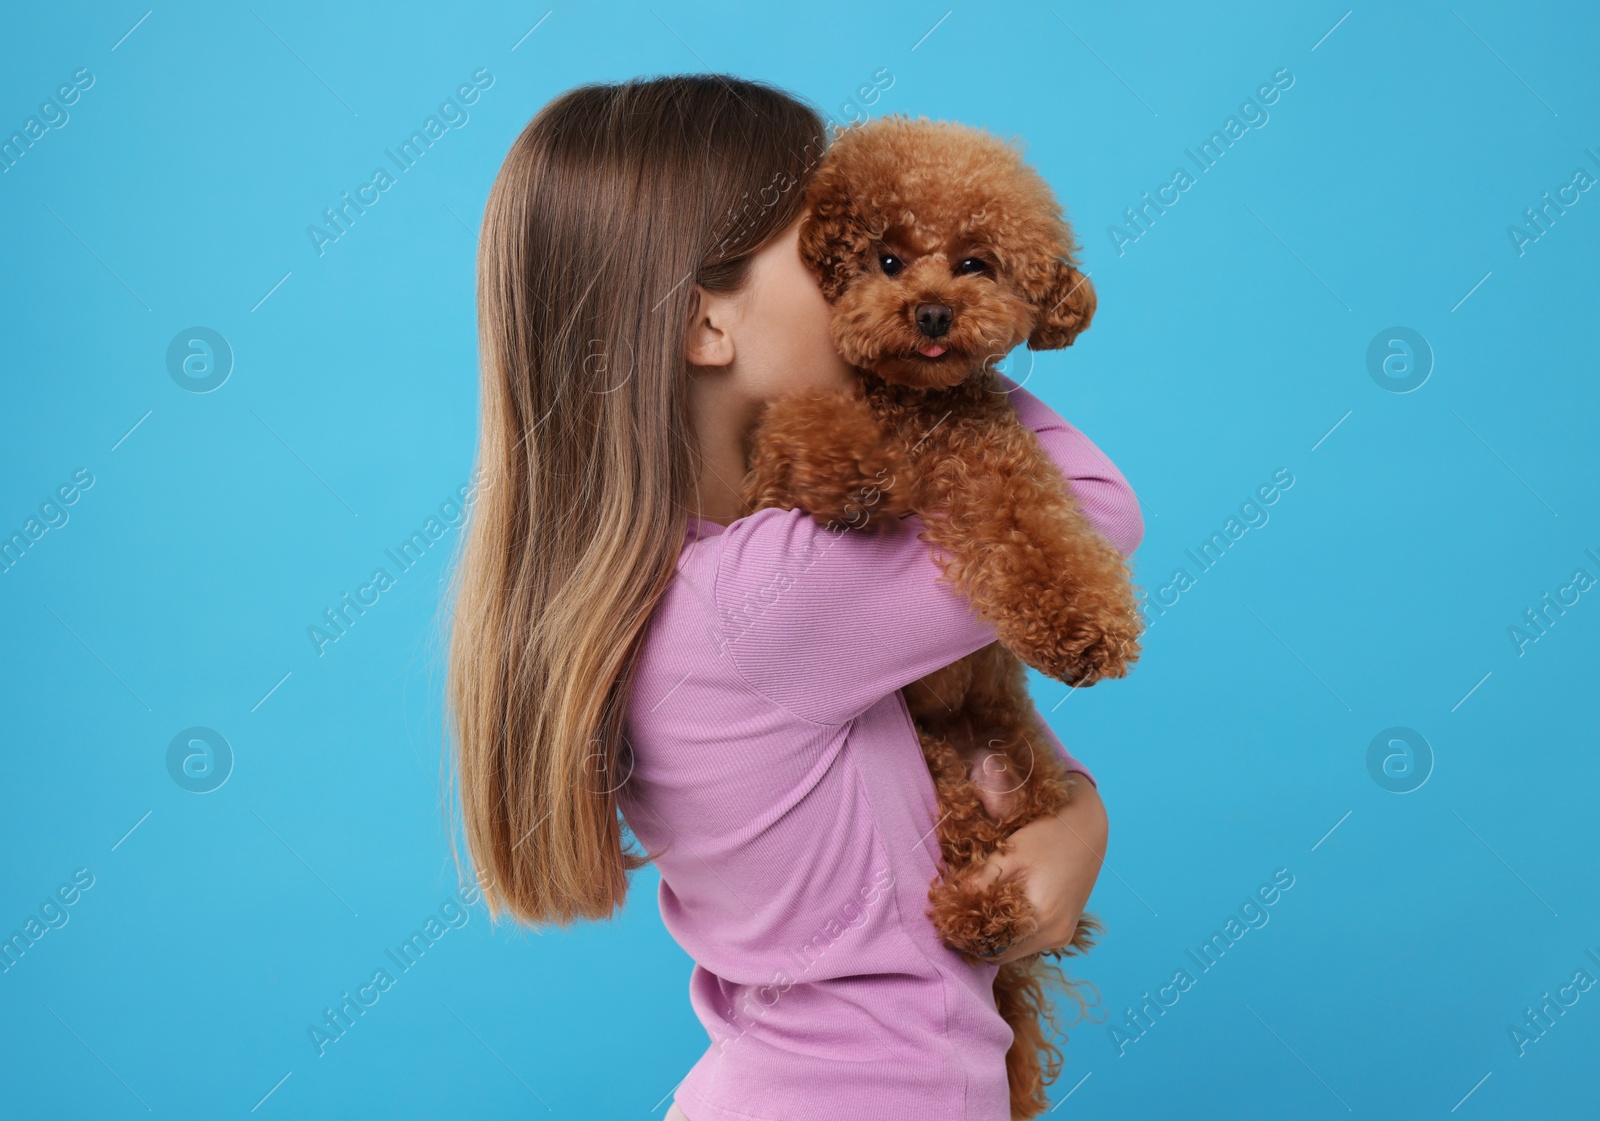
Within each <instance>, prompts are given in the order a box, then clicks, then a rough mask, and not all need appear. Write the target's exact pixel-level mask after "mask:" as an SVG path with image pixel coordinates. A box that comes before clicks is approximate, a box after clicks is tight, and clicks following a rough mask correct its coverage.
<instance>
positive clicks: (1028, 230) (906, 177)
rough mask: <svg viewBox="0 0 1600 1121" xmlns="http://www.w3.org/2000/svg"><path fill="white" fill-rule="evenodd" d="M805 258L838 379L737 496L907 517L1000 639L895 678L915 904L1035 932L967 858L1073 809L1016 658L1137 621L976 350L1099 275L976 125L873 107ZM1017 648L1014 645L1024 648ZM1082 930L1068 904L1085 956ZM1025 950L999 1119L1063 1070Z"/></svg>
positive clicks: (764, 444)
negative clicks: (932, 818)
mask: <svg viewBox="0 0 1600 1121" xmlns="http://www.w3.org/2000/svg"><path fill="white" fill-rule="evenodd" d="M800 252H801V255H802V257H803V258H804V259H805V260H806V262H807V263H808V264H809V265H810V266H811V268H812V269H813V271H814V272H815V273H816V274H817V276H818V278H819V280H820V282H821V287H822V292H823V294H824V296H826V298H827V299H828V301H829V303H830V304H831V305H832V319H831V325H832V332H833V339H834V342H835V344H836V345H837V347H838V348H839V351H840V353H841V354H842V355H843V356H844V357H845V358H846V360H847V361H849V362H850V363H851V364H852V365H854V366H855V367H856V368H857V370H858V373H859V384H858V385H857V386H856V387H855V389H854V391H846V392H825V393H816V392H809V393H801V394H795V395H791V396H789V397H786V398H781V399H779V400H776V401H773V402H770V403H769V404H768V405H767V407H766V408H765V410H764V412H763V414H762V417H761V419H760V421H759V422H758V424H757V426H756V428H755V430H754V433H753V435H752V447H751V456H750V467H749V471H748V474H747V475H746V478H745V481H744V488H743V499H744V508H745V511H746V512H750V511H754V510H757V509H761V508H764V507H768V506H778V507H782V508H785V509H795V508H799V509H803V510H805V511H807V512H808V513H810V514H811V515H812V516H813V517H814V518H816V519H817V520H818V521H820V522H822V523H824V524H830V525H833V526H834V527H836V528H838V529H841V530H859V531H864V532H870V531H871V529H872V528H873V526H875V525H877V524H881V523H882V521H883V520H884V519H887V518H895V517H904V516H906V515H907V514H909V513H916V514H919V515H921V517H922V519H923V521H924V523H925V529H924V530H923V531H922V538H923V540H925V541H927V542H928V543H929V544H930V545H931V546H934V547H935V549H934V557H935V559H936V561H937V563H938V564H939V565H940V568H941V571H942V573H943V578H944V579H945V580H946V581H948V582H949V583H950V584H952V585H953V586H955V587H956V588H957V589H958V590H959V591H960V592H961V593H963V595H964V596H965V597H966V599H967V600H968V601H969V602H970V604H971V605H972V608H973V610H974V611H975V612H976V613H977V614H978V615H979V616H980V617H981V618H983V619H985V620H986V621H988V622H990V623H992V624H993V625H994V626H995V629H996V633H997V634H998V636H999V641H998V642H997V643H995V644H992V645H990V646H989V647H986V648H985V649H983V650H980V651H977V652H976V653H974V654H972V655H970V656H968V657H966V658H963V659H962V660H961V661H959V662H957V663H955V664H954V665H951V666H948V667H946V668H944V669H942V670H939V671H937V672H935V673H933V674H930V675H928V676H927V677H925V678H923V679H922V680H920V681H917V682H914V683H912V684H911V685H909V686H907V687H906V688H905V690H904V696H905V700H906V703H907V707H908V709H909V711H910V712H911V715H912V717H913V719H914V721H915V723H916V726H917V731H918V735H919V737H920V739H921V742H922V746H923V753H924V756H925V757H926V759H927V761H928V765H929V768H930V771H931V772H932V775H933V779H934V784H935V788H936V790H937V793H938V797H939V809H940V811H941V813H942V814H943V817H942V818H941V820H940V823H939V825H938V827H937V828H938V835H939V842H940V847H941V851H942V855H943V861H944V867H943V870H942V874H941V876H940V878H939V879H938V880H936V881H935V882H934V884H933V885H932V887H931V888H930V891H929V900H930V904H931V909H930V911H929V916H930V918H931V919H932V920H933V923H934V926H935V927H936V928H937V929H938V930H939V932H940V935H941V937H942V938H943V939H944V941H945V943H946V945H948V946H950V947H951V948H953V949H955V950H957V951H959V952H960V953H961V954H962V955H963V956H964V957H965V958H966V959H967V960H968V961H971V962H979V961H984V960H986V959H989V958H993V957H996V956H998V955H999V954H1001V953H1003V952H1004V951H1005V949H1006V948H1007V947H1009V946H1011V945H1014V944H1015V943H1016V942H1018V941H1019V940H1021V939H1023V938H1026V937H1028V936H1029V935H1030V934H1032V933H1033V932H1034V931H1035V930H1036V929H1037V926H1038V923H1037V919H1036V917H1035V915H1034V912H1033V907H1032V904H1031V902H1030V901H1029V900H1028V897H1027V893H1026V890H1025V888H1024V885H1023V883H1022V881H1021V880H1020V879H1015V878H1013V879H1009V880H1005V881H1000V882H996V883H993V884H990V885H987V886H981V887H980V886H979V885H978V883H977V872H978V869H979V867H980V866H981V865H982V863H983V862H984V861H985V860H986V859H987V858H988V857H989V856H990V855H992V854H993V853H995V852H997V851H1001V850H1003V849H1004V848H1005V846H1006V841H1007V838H1008V837H1009V836H1010V835H1011V834H1012V833H1014V832H1015V831H1016V830H1017V829H1019V828H1020V827H1021V826H1023V825H1025V824H1027V823H1028V822H1029V821H1033V820H1035V819H1037V818H1039V817H1041V816H1043V815H1045V814H1050V813H1055V812H1057V811H1059V810H1060V809H1061V808H1063V807H1064V806H1066V805H1067V804H1068V801H1069V799H1070V797H1071V784H1072V783H1073V782H1075V781H1078V780H1076V779H1073V778H1069V777H1068V773H1067V772H1066V771H1065V768H1064V767H1063V765H1062V763H1061V761H1060V759H1059V758H1058V757H1057V756H1056V755H1055V754H1054V752H1053V751H1051V750H1049V749H1048V747H1047V746H1045V745H1046V743H1047V741H1046V739H1045V737H1044V733H1043V731H1042V727H1041V724H1040V718H1039V716H1038V714H1037V712H1036V711H1035V710H1034V707H1033V704H1032V701H1031V700H1030V698H1029V696H1028V692H1027V685H1026V680H1025V673H1024V670H1023V663H1024V662H1026V663H1027V664H1029V665H1031V666H1033V667H1035V668H1036V669H1038V670H1039V671H1040V672H1042V673H1044V674H1046V675H1048V676H1050V677H1053V678H1055V679H1057V680H1060V681H1064V682H1067V683H1069V684H1073V685H1077V686H1084V685H1092V684H1094V683H1095V682H1096V681H1099V680H1101V679H1102V678H1106V677H1121V676H1124V675H1125V674H1126V673H1127V671H1128V668H1129V666H1130V665H1132V663H1133V662H1134V661H1136V660H1137V658H1138V655H1139V645H1138V638H1139V634H1140V631H1141V629H1142V620H1141V618H1140V615H1139V612H1138V609H1137V601H1136V599H1135V596H1134V589H1133V584H1132V582H1131V579H1130V575H1129V571H1128V567H1127V564H1126V561H1125V560H1124V558H1123V557H1122V555H1121V554H1120V553H1118V552H1117V550H1116V549H1115V548H1114V547H1113V546H1112V545H1111V544H1110V543H1109V542H1107V541H1106V540H1105V539H1104V538H1103V537H1101V536H1100V535H1099V533H1097V532H1096V531H1095V529H1094V528H1093V526H1092V525H1090V523H1089V522H1088V520H1087V519H1086V518H1085V517H1084V515H1083V514H1082V512H1081V511H1080V510H1079V508H1078V505H1077V502H1076V500H1075V499H1074V498H1073V496H1072V493H1071V490H1070V487H1069V485H1068V484H1067V481H1066V480H1065V479H1064V478H1063V477H1062V474H1061V472H1060V470H1059V469H1058V468H1057V467H1056V465H1055V464H1054V462H1053V461H1052V460H1051V459H1050V458H1049V456H1047V455H1046V454H1045V453H1044V451H1043V450H1042V449H1041V448H1040V446H1039V443H1038V439H1037V437H1036V436H1035V435H1034V433H1033V432H1032V430H1030V429H1029V428H1027V427H1026V426H1025V425H1023V424H1022V423H1021V422H1020V420H1019V419H1018V418H1017V415H1016V410H1015V408H1014V407H1013V406H1012V405H1011V403H1010V401H1009V399H1008V397H1007V394H1006V391H1005V388H1004V386H1003V384H1002V383H1001V382H1000V379H999V374H998V373H997V371H996V370H995V364H996V363H997V362H998V361H999V360H1000V359H1002V358H1003V357H1004V356H1005V355H1006V354H1007V353H1008V352H1009V351H1011V350H1012V349H1013V348H1014V347H1015V346H1016V345H1017V344H1018V343H1021V342H1024V341H1025V342H1026V343H1027V344H1028V346H1029V347H1030V348H1032V349H1036V350H1038V349H1055V348H1060V347H1065V346H1069V345H1071V343H1072V341H1073V340H1074V339H1075V338H1076V337H1077V336H1078V334H1079V333H1080V332H1082V331H1083V330H1084V329H1085V328H1087V327H1088V325H1089V321H1090V319H1091V318H1092V317H1093V315H1094V311H1095V291H1094V288H1093V286H1091V285H1090V283H1089V280H1088V278H1087V277H1086V276H1084V275H1083V274H1082V273H1081V272H1080V271H1079V270H1078V267H1077V264H1076V254H1077V244H1076V242H1075V240H1074V238H1073V234H1072V231H1071V228H1070V227H1069V226H1068V224H1067V222H1066V221H1065V219H1064V218H1063V217H1062V215H1061V210H1060V207H1059V205H1058V204H1057V203H1056V200H1055V198H1054V196H1053V194H1052V193H1051V191H1050V188H1049V186H1048V185H1047V184H1046V183H1045V181H1044V180H1043V179H1042V178H1041V177H1040V176H1039V175H1038V173H1037V172H1035V171H1034V170H1033V169H1031V168H1030V167H1028V166H1027V165H1026V164H1025V163H1024V162H1023V160H1022V158H1021V156H1020V154H1019V153H1018V152H1017V150H1016V149H1014V148H1013V147H1012V146H1011V145H1009V144H1006V143H1005V142H1003V141H1001V140H999V139H997V138H995V137H992V136H990V135H989V134H987V133H984V132H982V131H980V130H977V129H972V128H967V127H965V126H961V125H956V124H951V123H946V122H932V121H927V120H917V121H912V120H909V119H906V118H903V117H886V118H882V119H879V120H877V121H874V122H871V123H869V124H866V125H864V126H860V127H856V128H851V129H849V130H846V131H844V132H842V133H840V134H839V135H838V137H837V138H836V139H835V141H834V142H833V144H832V146H831V147H830V148H829V149H828V151H827V154H826V156H825V157H824V159H823V162H822V165H821V167H820V168H819V169H818V171H817V174H816V175H815V177H814V178H813V180H812V182H811V185H810V187H809V189H808V195H807V199H806V217H805V218H804V219H803V221H802V226H801V231H800ZM1019 659H1020V660H1019ZM1099 929H1100V927H1099V924H1098V923H1097V922H1096V921H1095V919H1094V918H1093V917H1092V916H1090V915H1084V916H1083V918H1082V920H1081V921H1080V923H1079V926H1078V930H1077V933H1076V935H1075V936H1074V938H1073V941H1072V943H1071V944H1070V945H1069V946H1067V947H1063V948H1062V949H1061V950H1058V951H1051V952H1050V953H1049V955H1048V956H1051V957H1059V956H1060V954H1061V953H1075V952H1078V953H1081V952H1083V951H1084V950H1087V949H1088V948H1089V947H1090V946H1091V945H1092V944H1093V936H1094V934H1095V933H1096V932H1098V931H1099ZM1046 956H1047V955H1043V954H1035V955H1032V956H1030V957H1028V958H1024V959H1021V960H1019V961H1015V962H1010V963H1008V964H1006V965H1004V966H1002V967H1001V968H1000V970H999V972H998V974H997V976H996V979H995V1000H996V1007H997V1009H998V1010H999V1012H1000V1014H1001V1015H1002V1016H1003V1017H1004V1018H1005V1020H1006V1022H1007V1023H1008V1024H1009V1025H1010V1026H1011V1028H1012V1030H1013V1034H1014V1039H1013V1043H1012V1046H1011V1049H1010V1051H1009V1052H1008V1053H1007V1056H1006V1066H1007V1075H1008V1079H1009V1081H1010V1090H1011V1104H1012V1116H1013V1117H1017V1118H1024V1117H1033V1116H1036V1115H1038V1114H1039V1113H1041V1112H1043V1110H1044V1109H1045V1108H1047V1106H1048V1104H1049V1103H1048V1099H1047V1098H1046V1097H1045V1086H1046V1085H1048V1084H1049V1082H1050V1081H1052V1080H1053V1079H1054V1078H1055V1077H1056V1075H1057V1074H1059V1072H1060V1068H1061V1053H1060V1051H1059V1050H1057V1049H1056V1047H1055V1045H1054V1043H1053V1041H1052V1036H1053V1034H1054V1029H1055V1028H1056V1023H1055V1020H1054V1013H1053V1006H1052V1004H1051V1000H1050V994H1049V991H1048V990H1049V989H1050V987H1052V986H1060V987H1064V988H1066V989H1067V990H1068V992H1069V993H1070V994H1071V995H1072V996H1073V997H1074V998H1075V999H1078V1000H1079V1002H1080V1004H1081V1003H1082V998H1081V997H1079V996H1078V993H1077V992H1076V990H1075V988H1073V987H1072V986H1069V985H1067V984H1066V982H1065V979H1064V978H1063V977H1062V975H1061V973H1060V970H1059V968H1057V967H1056V966H1054V965H1053V964H1051V963H1049V962H1047V961H1045V960H1044V959H1045V957H1046Z"/></svg>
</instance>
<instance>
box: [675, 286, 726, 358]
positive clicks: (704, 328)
mask: <svg viewBox="0 0 1600 1121" xmlns="http://www.w3.org/2000/svg"><path fill="white" fill-rule="evenodd" d="M729 315H730V308H729V305H728V302H727V301H726V300H724V299H723V298H722V297H720V296H718V295H717V294H715V293H713V292H709V291H707V290H706V289H705V288H702V287H701V286H700V285H698V284H696V285H695V286H694V310H693V311H692V312H691V313H690V315H689V329H688V330H687V331H685V332H684V335H683V360H684V361H685V362H687V363H689V365H691V366H726V365H728V364H729V363H731V362H732V361H733V335H732V334H731V333H730V332H729V330H728V328H729Z"/></svg>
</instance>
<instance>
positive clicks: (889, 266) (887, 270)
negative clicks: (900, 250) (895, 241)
mask: <svg viewBox="0 0 1600 1121" xmlns="http://www.w3.org/2000/svg"><path fill="white" fill-rule="evenodd" d="M878 265H879V267H880V268H882V269H883V272H884V275H885V276H895V275H897V274H898V273H899V272H900V270H901V269H903V268H905V267H906V263H905V262H904V261H902V260H901V259H900V258H899V257H896V256H895V255H894V254H893V253H883V254H880V255H879V257H878Z"/></svg>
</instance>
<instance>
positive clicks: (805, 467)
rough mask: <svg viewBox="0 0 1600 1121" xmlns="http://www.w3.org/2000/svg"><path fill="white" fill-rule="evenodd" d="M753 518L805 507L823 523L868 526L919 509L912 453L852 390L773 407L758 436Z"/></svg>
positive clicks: (750, 485) (746, 489) (751, 480)
mask: <svg viewBox="0 0 1600 1121" xmlns="http://www.w3.org/2000/svg"><path fill="white" fill-rule="evenodd" d="M751 444H752V447H751V452H750V467H749V470H748V471H747V473H746V475H745V479H744V485H743V487H742V488H741V499H742V501H743V503H744V509H745V512H746V513H750V512H753V511H755V510H761V509H765V508H767V507H769V506H777V507H780V508H782V509H786V510H792V509H795V508H799V509H802V510H804V511H806V512H807V513H809V514H810V515H811V516H812V517H813V518H815V519H816V520H817V521H818V522H820V523H822V524H823V525H828V526H832V527H835V528H841V529H864V528H867V527H869V526H872V525H876V524H879V523H881V522H883V521H886V520H888V519H891V518H898V517H901V516H902V515H903V514H905V513H906V512H907V511H909V510H911V509H913V508H914V507H913V504H914V500H915V492H916V486H915V477H914V472H913V468H912V462H911V458H910V456H909V455H907V454H906V452H905V450H904V449H903V448H902V447H901V446H900V444H899V442H898V440H896V439H894V438H893V437H891V436H890V435H889V434H888V433H887V432H885V431H884V429H883V426H882V425H881V424H880V423H879V421H878V419H877V417H876V415H875V414H874V413H873V411H872V408H871V406H870V405H869V404H868V403H867V402H866V400H865V399H864V398H862V397H859V396H857V395H856V394H855V393H853V392H852V391H850V390H837V391H834V390H827V391H817V392H805V393H797V394H791V395H789V396H786V397H781V398H778V399H776V400H773V401H771V402H769V403H768V404H767V405H766V407H765V408H764V409H763V411H762V414H761V418H760V420H759V421H758V422H757V424H756V427H755V430H754V431H753V433H752V435H751Z"/></svg>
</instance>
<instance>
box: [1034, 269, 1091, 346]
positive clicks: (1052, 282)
mask: <svg viewBox="0 0 1600 1121" xmlns="http://www.w3.org/2000/svg"><path fill="white" fill-rule="evenodd" d="M1033 304H1034V307H1035V308H1036V309H1037V312H1038V318H1037V319H1035V320H1034V324H1033V332H1032V333H1031V334H1030V335H1029V336H1028V349H1029V350H1059V349H1060V348H1061V347H1064V346H1071V345H1072V340H1073V339H1076V338H1077V337H1078V336H1079V335H1080V334H1081V333H1082V332H1084V331H1085V330H1087V329H1088V327H1089V320H1091V319H1093V318H1094V309H1095V294H1094V285H1092V284H1090V283H1089V278H1088V277H1087V276H1085V275H1084V274H1083V273H1081V272H1079V271H1078V270H1077V269H1076V268H1074V267H1073V266H1072V265H1070V264H1068V263H1067V262H1066V261H1065V260H1062V259H1061V258H1057V259H1056V260H1055V262H1054V263H1053V264H1052V265H1051V268H1050V278H1049V281H1048V283H1046V284H1045V286H1044V287H1043V289H1042V290H1041V291H1040V292H1039V293H1038V294H1037V295H1036V296H1035V297H1034V300H1033Z"/></svg>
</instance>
